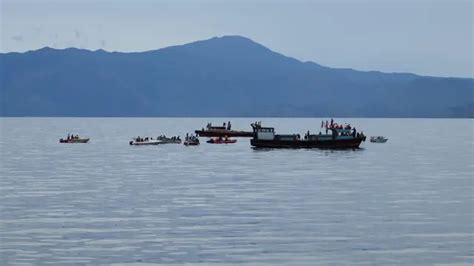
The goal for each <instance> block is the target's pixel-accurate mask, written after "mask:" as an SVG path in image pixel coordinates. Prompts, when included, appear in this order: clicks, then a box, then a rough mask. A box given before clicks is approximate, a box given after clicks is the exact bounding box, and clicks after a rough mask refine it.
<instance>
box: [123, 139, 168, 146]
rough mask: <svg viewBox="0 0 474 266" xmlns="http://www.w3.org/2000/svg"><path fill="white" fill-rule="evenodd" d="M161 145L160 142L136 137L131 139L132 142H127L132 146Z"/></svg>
mask: <svg viewBox="0 0 474 266" xmlns="http://www.w3.org/2000/svg"><path fill="white" fill-rule="evenodd" d="M161 143H162V142H161V140H158V139H153V138H148V137H146V138H141V137H136V138H132V140H131V141H129V142H128V144H130V145H133V146H148V145H159V144H161Z"/></svg>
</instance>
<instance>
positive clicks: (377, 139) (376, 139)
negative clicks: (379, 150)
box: [370, 136, 388, 143]
mask: <svg viewBox="0 0 474 266" xmlns="http://www.w3.org/2000/svg"><path fill="white" fill-rule="evenodd" d="M387 140H388V139H387V138H385V137H384V136H372V137H370V142H372V143H385V142H387Z"/></svg>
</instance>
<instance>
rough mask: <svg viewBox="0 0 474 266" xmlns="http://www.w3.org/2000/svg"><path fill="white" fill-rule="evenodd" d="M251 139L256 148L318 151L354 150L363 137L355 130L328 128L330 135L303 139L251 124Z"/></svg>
mask: <svg viewBox="0 0 474 266" xmlns="http://www.w3.org/2000/svg"><path fill="white" fill-rule="evenodd" d="M252 127H253V131H254V132H253V133H254V136H253V139H251V140H250V144H251V145H252V146H254V147H256V148H294V149H297V148H305V149H311V148H319V149H356V148H359V146H360V144H361V142H362V141H365V138H366V137H365V136H364V134H362V133H356V132H355V130H349V129H340V128H328V129H327V130H328V132H331V134H322V133H319V134H309V132H308V133H306V135H305V136H304V138H301V137H300V135H299V134H287V135H277V134H275V129H274V128H273V127H262V126H260V125H259V124H257V125H255V124H252Z"/></svg>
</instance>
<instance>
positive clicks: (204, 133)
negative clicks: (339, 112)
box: [59, 119, 388, 149]
mask: <svg viewBox="0 0 474 266" xmlns="http://www.w3.org/2000/svg"><path fill="white" fill-rule="evenodd" d="M251 127H252V131H239V130H232V129H231V123H230V121H229V122H227V123H223V125H222V126H213V125H212V124H211V123H208V124H207V126H206V128H203V129H202V130H196V131H195V133H196V135H192V134H191V135H189V134H186V137H185V139H184V142H182V141H181V138H180V137H179V136H174V137H166V136H165V135H161V136H158V137H157V138H155V139H153V137H145V138H142V137H135V138H133V139H132V140H130V141H129V144H130V145H132V146H148V145H161V144H181V143H183V144H184V145H185V146H197V145H199V144H200V141H199V137H209V140H207V141H206V142H207V143H210V144H233V143H236V142H237V139H232V137H234V138H235V137H250V138H251V140H250V145H251V146H253V147H254V148H291V149H298V148H304V149H312V148H319V149H357V148H359V147H360V145H361V143H362V142H364V141H365V140H366V136H365V135H364V133H363V132H358V131H357V130H356V128H355V127H351V126H350V125H347V124H346V125H344V126H343V125H338V124H337V123H334V121H333V119H331V122H330V123H329V121H326V122H324V121H323V122H322V123H321V128H322V131H323V132H321V131H320V132H319V133H318V134H311V133H310V131H307V132H306V133H305V134H304V136H303V137H301V135H300V134H298V133H297V134H276V133H275V129H274V128H273V127H263V126H262V124H261V122H255V123H252V124H251ZM387 140H388V139H387V138H385V137H383V136H373V137H370V142H374V143H385V142H387ZM59 142H60V143H87V142H89V138H80V137H79V136H78V135H71V134H68V136H67V138H65V139H60V140H59Z"/></svg>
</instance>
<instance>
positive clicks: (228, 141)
mask: <svg viewBox="0 0 474 266" xmlns="http://www.w3.org/2000/svg"><path fill="white" fill-rule="evenodd" d="M236 142H237V140H236V139H228V138H221V137H219V138H214V139H210V140H208V141H207V143H211V144H231V143H236Z"/></svg>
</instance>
